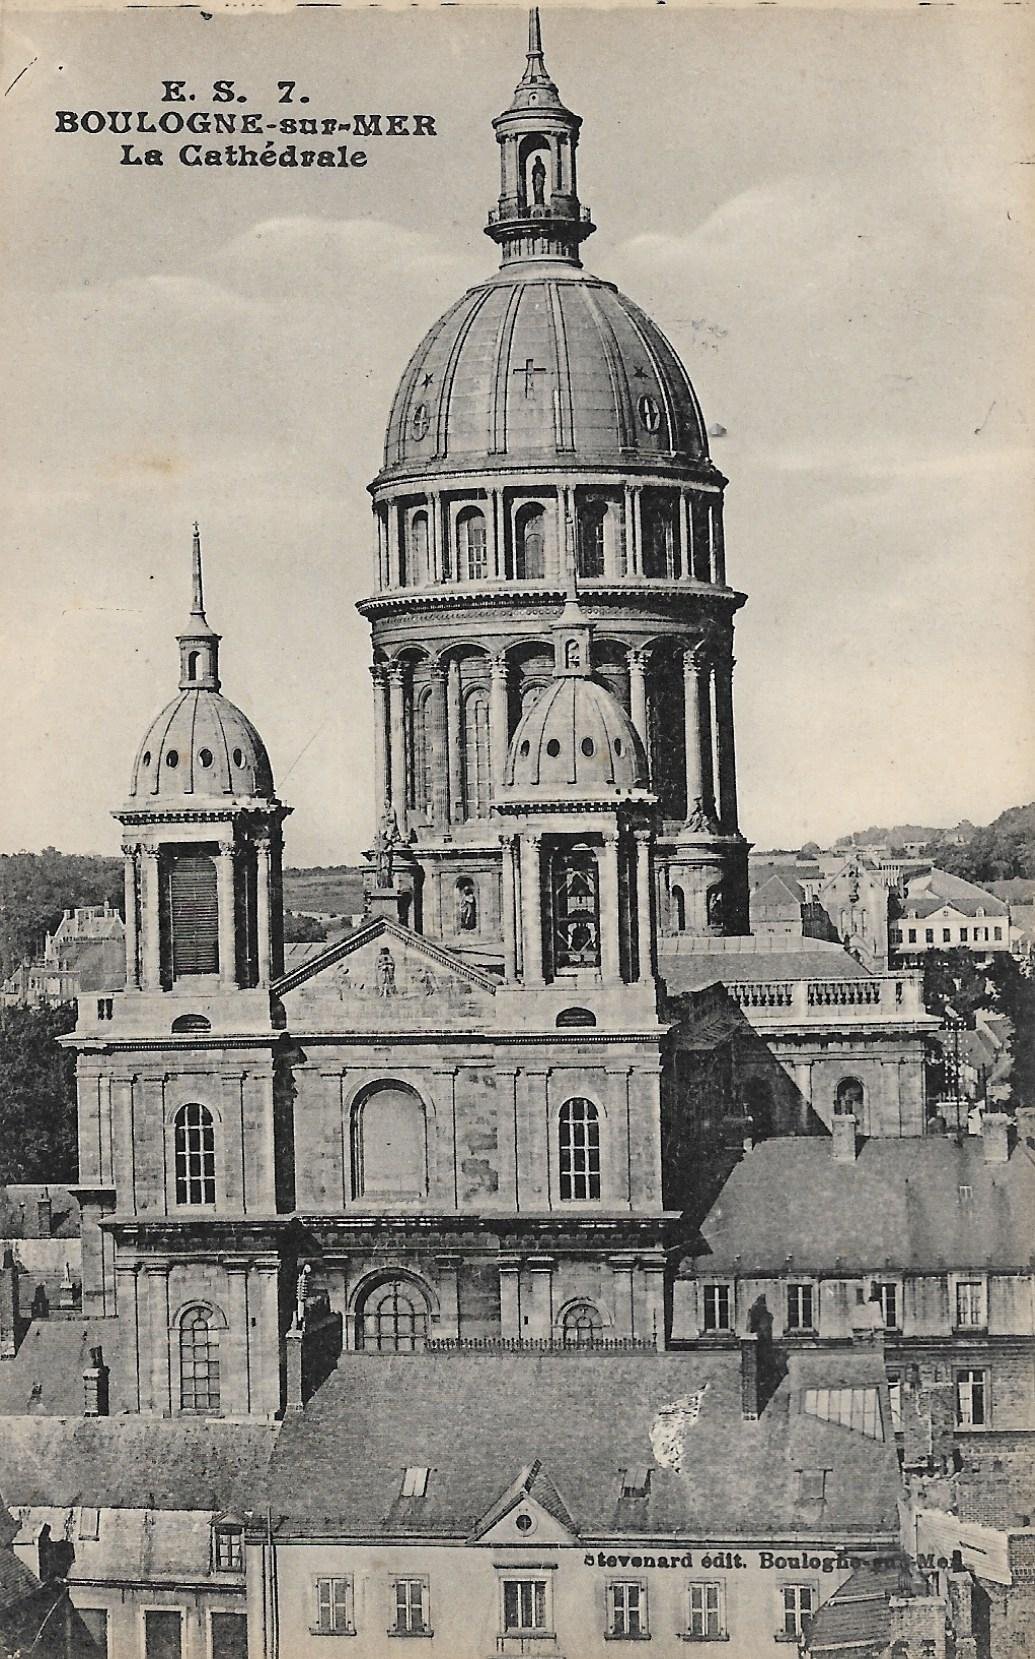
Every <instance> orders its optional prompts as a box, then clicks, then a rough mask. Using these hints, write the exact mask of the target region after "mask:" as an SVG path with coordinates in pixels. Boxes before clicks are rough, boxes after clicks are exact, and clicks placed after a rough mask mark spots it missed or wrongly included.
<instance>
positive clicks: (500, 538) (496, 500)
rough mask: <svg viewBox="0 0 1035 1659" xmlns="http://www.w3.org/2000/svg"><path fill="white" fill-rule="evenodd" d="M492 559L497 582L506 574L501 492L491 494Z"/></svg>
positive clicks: (495, 491)
mask: <svg viewBox="0 0 1035 1659" xmlns="http://www.w3.org/2000/svg"><path fill="white" fill-rule="evenodd" d="M491 499H492V557H493V573H494V575H495V576H496V579H497V581H500V582H501V581H502V580H503V578H504V577H505V576H506V574H507V544H506V540H505V536H504V518H503V491H502V490H493V492H492V497H491Z"/></svg>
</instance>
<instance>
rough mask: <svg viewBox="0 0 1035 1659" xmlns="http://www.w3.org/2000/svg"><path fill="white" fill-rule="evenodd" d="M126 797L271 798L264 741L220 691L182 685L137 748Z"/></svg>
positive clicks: (154, 801) (164, 801)
mask: <svg viewBox="0 0 1035 1659" xmlns="http://www.w3.org/2000/svg"><path fill="white" fill-rule="evenodd" d="M129 793H130V800H131V801H133V802H134V803H136V804H138V805H141V806H148V805H161V806H169V805H171V804H172V803H173V802H174V801H176V802H183V801H184V799H185V798H186V800H187V801H188V802H191V801H198V800H199V797H201V798H204V799H212V798H216V799H219V800H221V801H222V800H227V799H232V800H248V799H252V800H256V799H258V800H272V799H273V794H274V791H273V769H272V767H271V766H270V761H269V756H268V755H267V753H266V746H265V744H264V743H263V741H262V738H261V737H260V736H259V734H258V732H257V731H256V730H255V727H254V726H253V725H252V723H251V721H250V720H249V719H248V718H247V716H246V715H244V714H242V713H241V711H240V709H239V708H237V707H236V705H235V704H234V703H231V701H230V699H229V698H228V697H224V696H223V695H222V693H221V692H218V691H210V690H181V691H180V693H179V695H178V696H177V697H175V698H174V699H173V701H172V702H171V703H169V704H168V705H167V706H166V707H165V708H164V709H163V710H162V712H161V714H159V715H158V717H157V718H156V719H155V720H153V721H152V722H151V725H150V727H149V728H148V731H147V735H146V736H145V738H144V741H143V743H141V745H140V748H139V749H138V751H137V758H136V760H135V761H134V763H133V778H132V782H131V784H130V792H129Z"/></svg>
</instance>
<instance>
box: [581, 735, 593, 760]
mask: <svg viewBox="0 0 1035 1659" xmlns="http://www.w3.org/2000/svg"><path fill="white" fill-rule="evenodd" d="M582 753H583V754H584V755H585V757H586V759H587V760H588V759H589V757H590V755H592V754H595V753H596V744H595V743H594V742H593V739H592V738H591V737H584V738H583V739H582Z"/></svg>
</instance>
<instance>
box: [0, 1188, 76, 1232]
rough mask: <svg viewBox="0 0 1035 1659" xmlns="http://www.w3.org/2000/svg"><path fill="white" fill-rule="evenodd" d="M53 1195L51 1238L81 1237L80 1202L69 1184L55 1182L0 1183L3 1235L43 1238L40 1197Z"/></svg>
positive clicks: (1, 1230) (0, 1220)
mask: <svg viewBox="0 0 1035 1659" xmlns="http://www.w3.org/2000/svg"><path fill="white" fill-rule="evenodd" d="M45 1197H47V1198H49V1199H50V1222H51V1230H50V1232H49V1233H48V1234H46V1235H43V1236H45V1237H47V1238H78V1237H79V1227H80V1223H79V1202H78V1200H77V1199H75V1198H73V1196H72V1194H71V1193H70V1192H69V1190H68V1188H67V1187H63V1186H60V1185H58V1186H55V1185H54V1183H53V1182H51V1181H48V1182H46V1183H44V1182H41V1181H32V1182H28V1181H26V1182H16V1183H11V1184H10V1185H8V1186H0V1238H8V1239H13V1238H39V1237H40V1236H41V1234H40V1225H39V1209H38V1205H39V1201H40V1199H41V1198H45Z"/></svg>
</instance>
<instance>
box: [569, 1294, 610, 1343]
mask: <svg viewBox="0 0 1035 1659" xmlns="http://www.w3.org/2000/svg"><path fill="white" fill-rule="evenodd" d="M603 1330H604V1327H603V1321H602V1320H601V1318H600V1315H599V1313H598V1312H597V1310H596V1308H595V1307H594V1306H593V1304H592V1302H573V1303H572V1305H571V1307H570V1308H567V1309H565V1313H564V1317H563V1319H562V1321H561V1334H562V1336H563V1338H564V1342H565V1344H566V1346H567V1347H569V1348H590V1347H592V1345H593V1343H594V1342H599V1341H600V1338H601V1336H602V1335H603Z"/></svg>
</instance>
